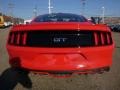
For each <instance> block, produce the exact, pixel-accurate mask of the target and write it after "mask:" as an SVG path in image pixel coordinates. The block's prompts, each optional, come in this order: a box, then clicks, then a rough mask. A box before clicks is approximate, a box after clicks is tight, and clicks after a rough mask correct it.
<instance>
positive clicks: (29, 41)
mask: <svg viewBox="0 0 120 90" xmlns="http://www.w3.org/2000/svg"><path fill="white" fill-rule="evenodd" d="M55 39H56V41H55ZM112 43H113V41H112V36H111V33H110V32H107V31H93V30H79V31H78V30H44V31H43V30H39V31H38V30H34V31H12V32H10V34H9V39H8V44H9V45H14V46H27V47H47V48H64V47H65V48H67V47H68V48H75V47H96V46H107V45H112Z"/></svg>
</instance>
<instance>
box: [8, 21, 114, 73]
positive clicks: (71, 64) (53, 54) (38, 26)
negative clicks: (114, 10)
mask: <svg viewBox="0 0 120 90" xmlns="http://www.w3.org/2000/svg"><path fill="white" fill-rule="evenodd" d="M49 30H53V31H58V30H61V31H64V30H66V31H73V30H76V31H81V30H82V31H101V32H108V33H110V35H111V30H110V29H109V27H107V26H106V25H102V24H93V23H91V22H89V21H87V22H40V23H35V22H32V23H30V24H27V25H16V26H13V27H12V29H11V31H10V32H16V31H17V32H21V31H24V32H28V31H49ZM9 36H10V35H9ZM26 37H27V36H26ZM100 37H101V38H102V43H103V44H104V42H103V36H102V35H101V36H100ZM95 38H96V37H95ZM18 40H19V39H18ZM107 40H108V39H107ZM95 41H96V40H95ZM8 42H9V39H8ZM23 42H25V40H23ZM108 42H110V41H108ZM6 47H7V50H8V54H9V62H10V64H11V65H13V64H14V65H16V66H18V67H20V68H25V69H28V70H31V71H39V72H40V71H46V72H45V73H49V71H57V72H61V71H62V72H64V71H73V73H74V71H84V72H87V70H94V69H97V68H103V67H110V66H111V65H112V55H113V50H114V42H112V43H111V44H110V45H105V46H94V47H90V46H88V47H67V48H62V47H60V48H59V47H30V46H17V45H10V44H9V43H7V45H6Z"/></svg>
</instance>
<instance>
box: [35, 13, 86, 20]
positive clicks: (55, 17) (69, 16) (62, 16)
mask: <svg viewBox="0 0 120 90" xmlns="http://www.w3.org/2000/svg"><path fill="white" fill-rule="evenodd" d="M86 21H87V19H86V18H84V17H83V16H80V15H75V14H46V15H40V16H38V17H36V18H35V19H34V20H33V22H86Z"/></svg>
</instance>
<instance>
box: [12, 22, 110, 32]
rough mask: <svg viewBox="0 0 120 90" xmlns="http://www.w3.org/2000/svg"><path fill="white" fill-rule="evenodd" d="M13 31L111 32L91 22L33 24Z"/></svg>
mask: <svg viewBox="0 0 120 90" xmlns="http://www.w3.org/2000/svg"><path fill="white" fill-rule="evenodd" d="M11 30H12V31H30V30H98V31H110V29H109V27H107V26H106V25H103V24H92V23H90V22H80V23H79V22H68V23H67V22H57V23H56V22H44V23H31V24H27V25H15V26H13V27H12V29H11Z"/></svg>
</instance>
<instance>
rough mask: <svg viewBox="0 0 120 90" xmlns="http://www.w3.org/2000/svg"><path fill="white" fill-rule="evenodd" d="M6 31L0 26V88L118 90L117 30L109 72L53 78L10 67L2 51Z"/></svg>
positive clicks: (119, 48) (119, 55) (119, 35)
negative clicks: (18, 70) (17, 70)
mask: <svg viewBox="0 0 120 90" xmlns="http://www.w3.org/2000/svg"><path fill="white" fill-rule="evenodd" d="M9 30H10V28H6V29H0V90H120V33H116V32H113V33H112V34H113V37H114V42H115V50H114V55H113V65H112V67H111V70H110V71H109V72H105V73H103V74H92V75H73V76H72V77H70V78H53V77H50V76H45V75H39V74H33V73H27V72H16V71H15V70H13V69H11V68H10V66H9V63H8V59H9V57H8V54H7V51H6V41H7V37H8V33H9Z"/></svg>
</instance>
